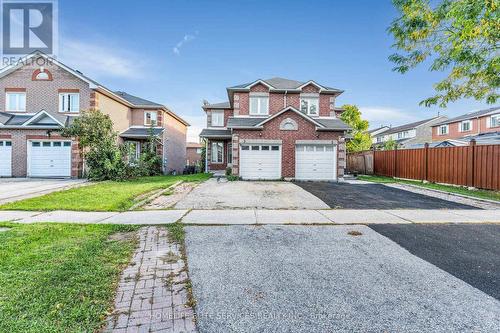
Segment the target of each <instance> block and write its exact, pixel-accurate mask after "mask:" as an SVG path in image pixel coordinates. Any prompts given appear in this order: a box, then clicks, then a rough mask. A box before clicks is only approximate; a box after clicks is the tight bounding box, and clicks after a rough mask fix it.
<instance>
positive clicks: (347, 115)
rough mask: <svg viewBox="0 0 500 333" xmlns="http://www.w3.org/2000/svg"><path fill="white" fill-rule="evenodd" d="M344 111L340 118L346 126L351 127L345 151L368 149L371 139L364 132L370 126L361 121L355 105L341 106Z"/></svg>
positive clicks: (366, 122) (366, 121) (365, 121)
mask: <svg viewBox="0 0 500 333" xmlns="http://www.w3.org/2000/svg"><path fill="white" fill-rule="evenodd" d="M342 108H344V109H345V111H344V112H342V115H341V116H340V119H342V120H343V121H344V122H345V123H346V124H348V125H349V126H351V127H352V133H351V134H352V138H351V139H350V140H349V141H348V142H347V144H346V146H347V151H349V152H356V151H363V150H368V149H370V147H371V145H372V139H371V136H370V134H368V133H367V132H366V131H367V130H368V127H369V126H370V124H369V123H368V120H363V119H361V112H360V111H359V109H358V107H357V106H356V105H350V104H346V105H344V106H342Z"/></svg>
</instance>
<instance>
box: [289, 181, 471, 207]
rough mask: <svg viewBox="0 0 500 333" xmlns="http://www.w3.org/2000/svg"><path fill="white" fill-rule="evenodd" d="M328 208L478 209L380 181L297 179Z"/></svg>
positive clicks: (298, 183)
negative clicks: (368, 182)
mask: <svg viewBox="0 0 500 333" xmlns="http://www.w3.org/2000/svg"><path fill="white" fill-rule="evenodd" d="M295 184H296V185H298V186H300V187H302V188H303V189H304V190H306V191H308V192H310V193H312V194H314V195H315V196H317V197H318V198H320V199H321V200H323V201H324V202H325V203H326V204H327V205H329V206H330V207H331V208H345V209H478V208H476V207H473V206H468V205H464V204H459V203H454V202H451V201H447V200H443V199H438V198H433V197H429V196H426V195H423V194H418V193H413V192H410V191H405V190H400V189H396V188H392V187H388V186H384V185H382V184H349V183H327V182H296V183H295Z"/></svg>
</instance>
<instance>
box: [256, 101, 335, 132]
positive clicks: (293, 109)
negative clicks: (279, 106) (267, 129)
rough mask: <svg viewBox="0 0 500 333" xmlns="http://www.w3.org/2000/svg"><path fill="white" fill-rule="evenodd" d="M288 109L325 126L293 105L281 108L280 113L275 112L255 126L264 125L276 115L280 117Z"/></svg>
mask: <svg viewBox="0 0 500 333" xmlns="http://www.w3.org/2000/svg"><path fill="white" fill-rule="evenodd" d="M287 111H293V112H295V113H297V114H298V115H300V116H301V117H302V118H305V119H306V120H309V121H310V122H312V123H313V124H315V125H316V126H317V127H319V128H324V127H325V126H323V125H322V124H320V123H318V122H317V121H316V120H314V119H313V118H311V117H310V116H309V115H306V114H304V113H302V112H300V111H299V110H297V109H296V108H294V107H293V106H287V107H286V108H284V109H283V110H281V111H280V112H278V113H275V114H273V115H272V116H271V117H268V118H266V119H265V120H264V121H261V122H260V123H258V124H256V125H255V127H257V126H262V125H264V124H265V123H267V122H268V121H270V120H272V119H274V118H276V117H279V116H280V115H282V114H283V113H285V112H287Z"/></svg>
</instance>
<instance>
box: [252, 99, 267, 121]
mask: <svg viewBox="0 0 500 333" xmlns="http://www.w3.org/2000/svg"><path fill="white" fill-rule="evenodd" d="M268 114H269V96H250V115H252V116H265V115H268Z"/></svg>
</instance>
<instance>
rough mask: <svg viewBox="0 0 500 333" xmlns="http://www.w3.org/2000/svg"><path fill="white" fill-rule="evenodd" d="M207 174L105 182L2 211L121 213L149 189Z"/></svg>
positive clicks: (14, 204) (196, 179)
mask: <svg viewBox="0 0 500 333" xmlns="http://www.w3.org/2000/svg"><path fill="white" fill-rule="evenodd" d="M208 178H210V175H209V174H194V175H181V176H155V177H142V178H137V179H134V180H129V181H123V182H115V181H106V182H101V183H98V184H95V185H89V186H83V187H78V188H73V189H69V190H65V191H60V192H54V193H50V194H46V195H43V196H40V197H36V198H31V199H26V200H21V201H16V202H12V203H7V204H5V205H2V206H0V209H2V210H42V211H49V210H76V211H124V210H127V209H129V208H130V207H132V206H133V205H134V203H135V202H134V199H135V198H136V197H137V196H139V195H141V194H143V193H147V192H150V191H153V190H157V189H161V188H166V187H168V186H170V185H172V184H174V183H175V182H177V181H179V180H184V181H190V182H197V181H204V180H207V179H208Z"/></svg>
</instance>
